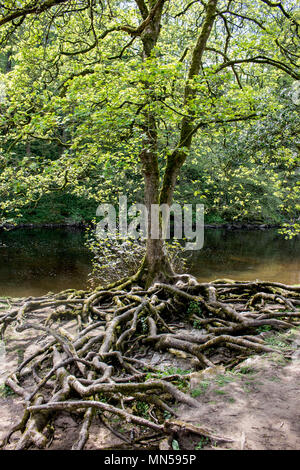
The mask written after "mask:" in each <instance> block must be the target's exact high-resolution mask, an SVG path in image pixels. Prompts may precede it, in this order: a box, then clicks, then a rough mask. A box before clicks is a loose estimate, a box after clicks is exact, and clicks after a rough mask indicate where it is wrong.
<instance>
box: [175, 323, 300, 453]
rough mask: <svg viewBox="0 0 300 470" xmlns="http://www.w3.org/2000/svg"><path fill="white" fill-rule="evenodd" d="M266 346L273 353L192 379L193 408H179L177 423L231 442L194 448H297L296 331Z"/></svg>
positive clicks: (299, 350)
mask: <svg viewBox="0 0 300 470" xmlns="http://www.w3.org/2000/svg"><path fill="white" fill-rule="evenodd" d="M270 342H273V344H274V346H277V347H279V349H280V350H281V352H280V353H279V354H277V353H276V354H274V353H272V354H264V355H261V356H252V357H251V358H249V359H247V360H246V361H244V362H243V363H241V364H240V365H239V366H238V367H236V368H235V369H234V370H232V371H226V372H225V373H224V372H223V373H222V371H220V369H217V368H215V369H216V370H211V371H210V370H207V371H206V372H205V373H203V374H201V373H200V374H199V373H198V374H197V373H196V374H195V377H194V379H193V380H192V383H191V388H192V392H191V393H192V394H193V395H194V396H197V399H198V401H199V408H198V409H197V410H196V411H195V410H193V411H190V410H187V409H181V410H180V419H182V420H186V421H189V422H190V423H193V424H194V425H197V424H198V425H200V426H205V427H208V428H210V429H211V430H212V431H213V432H214V434H217V435H218V436H226V437H228V438H231V439H233V440H234V441H233V442H231V443H220V442H216V443H213V445H212V446H211V443H206V442H205V439H202V440H201V439H200V440H199V438H198V444H196V446H198V448H205V449H207V448H212V447H214V446H215V447H218V448H227V449H245V450H299V449H300V332H299V331H291V332H290V333H288V334H286V335H276V336H275V337H273V338H270ZM195 442H196V441H194V442H193V444H194V445H195ZM186 445H188V443H186ZM190 448H192V446H190ZM194 448H195V447H194Z"/></svg>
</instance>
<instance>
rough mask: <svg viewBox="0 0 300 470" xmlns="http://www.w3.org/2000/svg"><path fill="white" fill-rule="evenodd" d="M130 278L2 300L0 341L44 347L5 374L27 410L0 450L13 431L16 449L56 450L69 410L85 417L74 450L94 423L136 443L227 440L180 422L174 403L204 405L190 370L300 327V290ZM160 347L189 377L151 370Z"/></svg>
mask: <svg viewBox="0 0 300 470" xmlns="http://www.w3.org/2000/svg"><path fill="white" fill-rule="evenodd" d="M133 281H134V279H133V278H132V279H130V280H122V282H120V283H116V284H115V285H114V286H109V287H106V288H103V289H100V288H98V289H97V290H96V291H93V292H85V291H79V292H78V291H75V290H67V291H65V292H61V293H59V294H56V295H53V294H52V295H46V296H44V297H40V298H38V299H32V298H29V299H18V300H13V299H3V300H1V299H0V327H1V335H2V338H3V339H4V336H5V335H7V336H8V338H9V335H11V334H12V333H14V334H18V333H21V332H27V331H28V333H29V332H32V335H34V336H35V337H37V340H41V339H43V344H42V345H41V347H40V348H39V349H38V350H37V351H35V352H34V353H32V354H31V355H29V354H27V353H26V351H25V358H24V360H23V362H22V363H21V364H20V365H19V366H18V367H17V369H16V370H15V371H14V372H13V373H12V374H11V375H10V376H9V377H8V378H7V380H6V384H7V385H8V386H9V387H11V388H12V389H13V391H14V392H15V393H16V394H18V395H19V396H21V397H22V399H23V400H24V407H25V410H24V416H23V418H22V420H21V421H20V422H19V423H18V424H17V425H15V426H14V428H13V429H12V430H11V431H10V432H9V434H8V435H7V436H6V438H5V439H4V440H3V442H2V444H1V446H2V447H6V446H7V445H8V443H9V440H10V438H11V436H12V435H13V434H14V433H16V432H18V433H19V439H18V441H17V444H16V446H15V448H16V449H27V448H30V447H34V448H44V447H46V446H49V445H50V444H51V442H52V438H53V432H54V433H55V420H56V418H57V416H58V415H59V414H60V413H66V412H67V413H69V412H70V413H72V416H73V415H75V416H77V417H78V420H79V421H81V426H80V431H79V435H78V436H77V438H74V441H75V442H74V445H73V447H72V448H73V449H83V448H84V446H85V444H86V442H87V441H88V438H89V430H90V427H91V424H92V423H93V422H98V423H99V424H102V425H105V426H107V427H108V428H109V429H110V430H111V431H112V432H113V433H115V434H116V435H118V436H119V437H120V438H121V439H122V440H123V441H124V443H125V444H126V445H128V446H129V447H131V448H143V447H145V446H149V445H150V444H149V443H150V442H151V445H152V446H153V445H154V446H157V445H158V442H159V440H160V439H163V438H164V437H165V436H166V435H167V436H169V438H170V439H172V438H174V436H177V437H178V436H179V437H180V435H181V434H186V433H194V434H195V433H196V434H197V433H198V434H201V435H203V436H206V437H209V438H211V439H213V440H214V441H216V440H222V438H221V437H219V438H218V437H216V436H214V435H213V434H211V433H210V432H209V431H208V430H205V429H202V428H194V427H193V426H191V425H189V424H188V423H183V422H181V421H176V411H174V405H175V404H179V403H182V404H184V405H186V406H189V407H196V406H197V400H196V399H194V398H192V397H191V396H190V394H189V378H190V373H191V372H192V371H193V370H195V369H196V370H199V369H200V370H201V369H205V368H206V367H213V366H214V365H215V364H216V363H217V362H220V360H219V359H218V357H220V353H221V352H223V357H224V359H223V362H224V363H225V365H226V363H227V364H232V363H233V362H235V363H237V362H238V360H239V358H240V357H243V358H244V357H245V355H247V354H249V353H251V352H256V353H260V352H262V353H264V352H270V351H275V350H276V349H275V348H274V347H270V346H269V345H267V343H266V342H265V341H264V335H265V333H263V331H264V330H265V329H266V326H267V327H268V328H270V327H271V328H272V329H275V330H283V329H287V328H290V327H291V326H293V325H299V324H300V309H299V305H300V287H292V286H286V285H284V284H280V283H274V282H273V283H271V282H270V283H268V282H259V281H257V282H234V281H231V280H217V281H214V282H210V283H202V284H198V283H197V282H196V281H195V279H194V278H190V277H188V276H187V275H184V276H180V277H177V278H175V282H174V284H172V285H171V284H164V283H156V284H154V285H153V286H151V288H149V289H148V290H144V289H143V288H141V287H139V286H137V285H136V284H135V283H134V282H133ZM268 328H267V329H268ZM154 349H155V350H157V351H167V352H169V353H171V354H174V355H175V356H176V355H180V354H181V355H183V356H184V357H185V359H186V360H187V361H188V363H189V367H188V371H187V373H186V374H185V375H181V374H180V373H176V371H175V372H174V371H170V372H168V371H166V370H162V369H159V368H158V367H154V366H153V364H151V351H152V352H153V350H154ZM224 353H226V354H224ZM138 404H139V405H140V406H138ZM171 415H173V416H174V417H175V418H170V416H171ZM112 417H114V420H115V419H116V418H117V419H119V420H122V421H124V422H125V433H124V432H123V433H120V432H119V430H118V429H115V428H114V426H113V424H112V420H111V418H112ZM166 417H168V419H166ZM53 426H54V431H53ZM51 429H52V432H51ZM133 429H134V432H133ZM147 430H151V433H152V434H151V435H150V438H149V437H148V434H147V433H148V431H147ZM153 432H154V434H153Z"/></svg>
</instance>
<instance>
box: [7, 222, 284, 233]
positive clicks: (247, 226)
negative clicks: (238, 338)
mask: <svg viewBox="0 0 300 470" xmlns="http://www.w3.org/2000/svg"><path fill="white" fill-rule="evenodd" d="M93 226H95V225H94V224H92V223H86V222H65V223H57V224H55V223H39V224H29V223H24V224H2V225H0V232H1V231H5V230H20V229H57V228H66V229H67V228H70V229H72V228H74V229H79V230H84V229H86V228H88V227H93ZM279 227H280V224H251V223H240V224H238V223H223V224H205V225H204V228H206V229H216V230H220V229H224V230H268V229H273V228H279Z"/></svg>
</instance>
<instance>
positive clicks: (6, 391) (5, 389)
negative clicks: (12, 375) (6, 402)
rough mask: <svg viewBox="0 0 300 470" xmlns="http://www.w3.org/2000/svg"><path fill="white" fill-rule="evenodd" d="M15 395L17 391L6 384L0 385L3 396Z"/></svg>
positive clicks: (0, 394) (0, 393)
mask: <svg viewBox="0 0 300 470" xmlns="http://www.w3.org/2000/svg"><path fill="white" fill-rule="evenodd" d="M12 395H15V392H14V391H13V390H12V389H11V388H10V387H9V386H8V385H6V384H3V385H0V396H1V397H3V398H7V397H10V396H12Z"/></svg>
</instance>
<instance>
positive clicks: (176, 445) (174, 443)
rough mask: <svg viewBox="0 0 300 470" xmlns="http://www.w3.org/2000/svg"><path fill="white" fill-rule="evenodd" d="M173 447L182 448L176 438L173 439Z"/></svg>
mask: <svg viewBox="0 0 300 470" xmlns="http://www.w3.org/2000/svg"><path fill="white" fill-rule="evenodd" d="M172 449H173V450H179V449H180V447H179V442H178V441H176V440H175V439H173V441H172Z"/></svg>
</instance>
